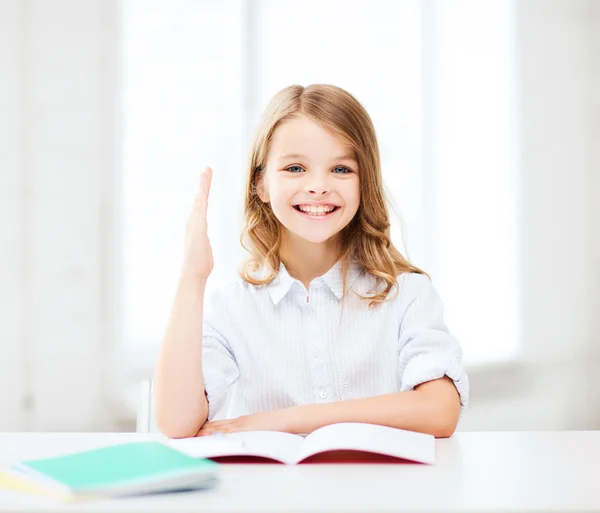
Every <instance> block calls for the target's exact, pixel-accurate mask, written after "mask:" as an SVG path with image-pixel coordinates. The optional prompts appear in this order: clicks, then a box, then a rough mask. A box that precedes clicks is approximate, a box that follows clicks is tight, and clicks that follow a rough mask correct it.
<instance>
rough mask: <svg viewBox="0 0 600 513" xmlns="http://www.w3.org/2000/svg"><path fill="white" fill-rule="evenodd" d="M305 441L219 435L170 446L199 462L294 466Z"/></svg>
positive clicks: (258, 434)
mask: <svg viewBox="0 0 600 513" xmlns="http://www.w3.org/2000/svg"><path fill="white" fill-rule="evenodd" d="M302 442H303V438H302V437H301V436H298V435H292V434H290V433H281V432H278V431H246V432H241V433H217V434H214V435H209V436H200V437H197V438H181V439H173V440H169V441H168V442H167V443H168V444H169V445H170V446H171V447H173V448H174V449H177V450H179V451H181V452H184V453H186V454H188V455H190V456H194V457H196V458H215V457H219V456H257V457H262V458H270V459H273V460H276V461H279V462H281V463H288V464H289V463H294V462H295V459H296V455H297V454H298V451H299V450H300V446H301V445H302Z"/></svg>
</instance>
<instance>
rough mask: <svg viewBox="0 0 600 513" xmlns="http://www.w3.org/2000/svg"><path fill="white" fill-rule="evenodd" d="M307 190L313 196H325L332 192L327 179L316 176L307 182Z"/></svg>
mask: <svg viewBox="0 0 600 513" xmlns="http://www.w3.org/2000/svg"><path fill="white" fill-rule="evenodd" d="M306 192H308V194H310V195H311V196H324V195H325V194H328V193H329V192H330V187H329V185H328V184H327V182H326V180H323V179H322V178H317V177H315V178H313V179H312V180H311V181H310V183H307V184H306Z"/></svg>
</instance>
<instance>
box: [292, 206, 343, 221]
mask: <svg viewBox="0 0 600 513" xmlns="http://www.w3.org/2000/svg"><path fill="white" fill-rule="evenodd" d="M339 209H340V207H339V206H337V205H320V206H314V205H294V210H296V212H298V213H299V214H300V215H301V216H303V217H306V218H308V219H315V220H316V219H319V220H320V219H328V218H330V217H332V216H333V215H334V214H335V213H336V212H337V211H338V210H339Z"/></svg>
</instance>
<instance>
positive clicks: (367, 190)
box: [240, 84, 425, 307]
mask: <svg viewBox="0 0 600 513" xmlns="http://www.w3.org/2000/svg"><path fill="white" fill-rule="evenodd" d="M298 115H304V116H306V117H308V118H309V119H311V120H312V121H315V122H317V123H319V124H320V125H321V126H323V127H324V128H325V129H327V130H330V131H331V132H332V133H333V134H334V135H336V136H337V137H340V138H341V139H343V140H344V141H346V142H347V143H349V144H350V145H351V146H352V148H353V149H354V151H355V154H356V160H357V162H358V172H359V187H360V198H361V199H360V205H359V208H358V211H357V213H356V215H355V216H354V218H353V219H352V221H351V222H350V223H349V224H348V225H347V226H346V227H345V228H344V229H343V230H342V231H341V232H340V235H341V237H340V241H341V256H340V261H341V271H342V282H343V284H344V289H343V290H344V296H345V294H346V292H347V290H346V274H347V271H348V268H349V266H350V263H351V261H352V260H354V261H355V262H356V263H358V264H359V265H360V266H361V267H362V268H363V269H364V270H366V271H367V272H369V273H370V274H372V275H373V276H375V277H376V278H377V284H376V288H377V290H379V289H380V285H382V284H385V288H384V289H383V290H380V291H379V292H377V293H375V294H374V295H370V296H361V295H359V297H360V298H361V299H364V300H368V301H370V303H369V306H371V307H372V306H376V305H377V304H378V303H382V302H384V301H386V300H389V299H391V298H390V297H388V295H389V293H390V291H391V289H392V288H394V287H395V288H396V289H397V288H398V283H397V279H396V277H397V276H398V275H400V274H402V273H405V272H416V273H420V274H425V273H424V272H423V271H421V270H420V269H418V268H417V267H415V266H413V265H412V264H411V263H410V262H409V261H408V260H407V259H406V258H404V257H403V256H402V254H401V253H400V251H398V249H396V247H395V246H394V244H392V241H391V238H390V221H389V213H388V207H387V204H388V202H387V201H386V195H385V192H384V187H383V181H382V177H381V166H380V156H379V146H378V144H377V138H376V135H375V128H374V127H373V123H372V121H371V118H370V117H369V115H368V113H367V112H366V110H365V109H364V108H363V106H362V105H361V104H360V103H359V102H358V101H357V100H356V99H355V98H354V97H353V96H352V95H351V94H349V93H348V92H346V91H345V90H343V89H341V88H339V87H336V86H333V85H324V84H315V85H310V86H307V87H302V86H300V85H292V86H289V87H286V88H285V89H282V90H281V91H279V92H278V93H277V94H276V95H275V96H274V97H273V99H272V100H271V101H270V102H269V104H268V105H267V107H266V109H265V111H264V113H263V116H262V118H261V120H260V122H259V124H258V127H257V130H256V133H255V136H254V141H253V144H252V147H251V151H250V158H249V163H248V172H247V181H246V192H245V200H244V218H245V223H244V229H243V231H242V234H241V237H240V242H241V244H242V246H243V247H244V249H246V250H247V251H248V252H249V253H250V255H251V256H250V258H249V259H248V260H247V261H246V262H244V264H243V265H242V267H241V269H240V277H241V278H242V279H243V280H244V281H246V282H247V283H251V284H253V285H266V284H268V283H270V282H271V281H272V280H273V279H274V278H275V277H276V276H277V273H278V272H279V266H280V262H281V259H280V252H279V250H280V247H281V244H282V234H283V230H282V226H281V223H280V222H279V220H278V219H277V218H276V217H275V215H274V213H273V211H272V210H271V206H270V204H268V203H264V202H263V201H262V200H261V199H260V197H259V191H258V186H259V184H260V182H261V180H260V179H261V175H262V173H264V172H265V170H266V162H267V156H268V154H269V149H270V144H271V140H272V137H273V133H274V132H275V130H276V129H277V127H278V126H279V125H280V124H281V123H283V122H285V121H287V120H290V119H293V118H294V117H296V116H298ZM265 264H266V265H267V271H268V272H267V274H266V276H265V275H263V276H262V277H258V278H257V277H255V276H252V274H254V273H255V272H256V271H257V270H258V269H260V268H262V267H263V266H264V265H265ZM397 292H398V290H396V294H397Z"/></svg>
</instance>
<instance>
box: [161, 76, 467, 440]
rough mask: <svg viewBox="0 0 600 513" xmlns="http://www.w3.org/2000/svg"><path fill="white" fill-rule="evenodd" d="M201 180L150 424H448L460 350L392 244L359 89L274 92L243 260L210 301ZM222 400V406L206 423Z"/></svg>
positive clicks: (184, 430)
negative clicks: (352, 91)
mask: <svg viewBox="0 0 600 513" xmlns="http://www.w3.org/2000/svg"><path fill="white" fill-rule="evenodd" d="M211 176H212V171H211V170H210V168H208V169H206V170H205V171H204V172H203V173H202V174H201V176H200V188H199V191H198V194H197V197H196V199H195V202H194V207H193V212H192V214H191V216H190V218H189V220H188V223H187V227H186V228H187V229H186V243H185V258H184V263H183V268H182V271H181V278H180V281H179V285H178V288H177V292H176V296H175V299H174V304H173V308H172V312H171V317H170V320H169V323H168V326H167V330H166V334H165V338H164V341H163V344H162V348H161V352H160V356H159V360H158V364H157V368H156V375H155V383H154V388H155V401H156V415H157V424H158V426H159V428H160V430H161V431H162V432H163V433H164V434H165V435H167V436H168V437H171V438H178V437H190V436H195V435H200V436H201V435H208V434H211V433H213V432H215V431H220V432H233V431H245V430H276V431H287V432H290V433H310V432H311V431H313V430H315V429H317V428H319V427H321V426H324V425H326V424H332V423H336V422H366V423H372V424H381V425H387V426H392V427H397V428H403V429H408V430H412V431H420V432H424V433H430V434H433V435H434V436H436V437H449V436H451V435H452V433H453V432H454V430H455V428H456V424H457V422H458V418H459V414H460V412H461V409H462V408H463V407H465V406H466V404H467V398H468V391H469V385H468V379H467V376H466V374H465V372H464V370H463V368H462V366H461V349H460V347H459V345H458V343H457V342H456V340H455V339H454V338H453V337H451V336H450V334H449V333H448V330H447V328H446V327H445V325H444V322H443V315H442V303H441V301H440V299H439V297H438V296H437V294H436V292H435V290H434V288H433V286H432V284H431V282H430V280H429V278H428V277H427V276H426V275H425V274H424V273H423V272H422V271H420V270H419V269H417V268H416V267H414V266H412V265H411V264H410V263H409V262H408V261H407V260H406V259H405V258H404V257H403V256H402V255H401V254H400V253H399V251H398V250H397V249H396V248H395V247H394V245H393V244H392V242H391V240H390V223H389V219H388V211H387V208H386V202H385V197H384V193H383V187H382V179H381V170H380V164H379V148H378V145H377V140H376V137H375V130H374V128H373V124H372V122H371V119H370V118H369V115H368V114H367V112H366V111H365V110H364V109H363V107H362V106H361V105H360V104H359V103H358V102H357V101H356V99H355V98H354V97H352V96H351V95H350V94H348V93H347V92H346V91H344V90H342V89H340V88H337V87H334V86H330V85H312V86H309V87H306V88H304V87H301V86H291V87H288V88H286V89H283V90H282V91H280V92H279V93H278V94H277V95H275V97H274V98H273V99H272V100H271V102H270V104H269V105H268V107H267V109H266V111H265V113H264V115H263V118H262V121H261V123H260V125H259V127H258V130H257V134H256V137H255V140H254V144H253V146H252V151H251V156H250V163H249V169H248V180H247V187H246V198H245V219H246V226H245V229H244V234H243V238H242V241H243V242H242V244H244V241H245V242H246V243H247V245H245V247H247V249H248V246H249V251H250V253H251V255H252V256H251V258H250V260H249V261H248V262H247V263H246V265H245V266H244V267H243V268H242V270H241V272H240V279H238V280H236V281H235V282H234V283H231V284H229V285H227V286H225V287H222V288H221V289H220V290H218V291H217V292H216V293H215V294H214V296H213V297H211V298H210V299H209V300H208V301H206V302H205V301H204V290H205V286H206V281H207V279H208V277H209V275H210V273H211V270H212V268H213V258H212V251H211V247H210V243H209V240H208V237H207V228H206V209H207V202H208V194H209V189H210V182H211ZM234 384H235V387H233V385H234ZM232 390H233V391H234V393H233V395H231V392H232ZM226 399H229V401H228V402H229V403H230V404H231V410H230V416H232V418H229V419H225V420H213V419H214V418H215V416H217V415H218V414H221V415H220V416H223V411H222V410H223V406H224V405H225V402H226Z"/></svg>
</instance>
